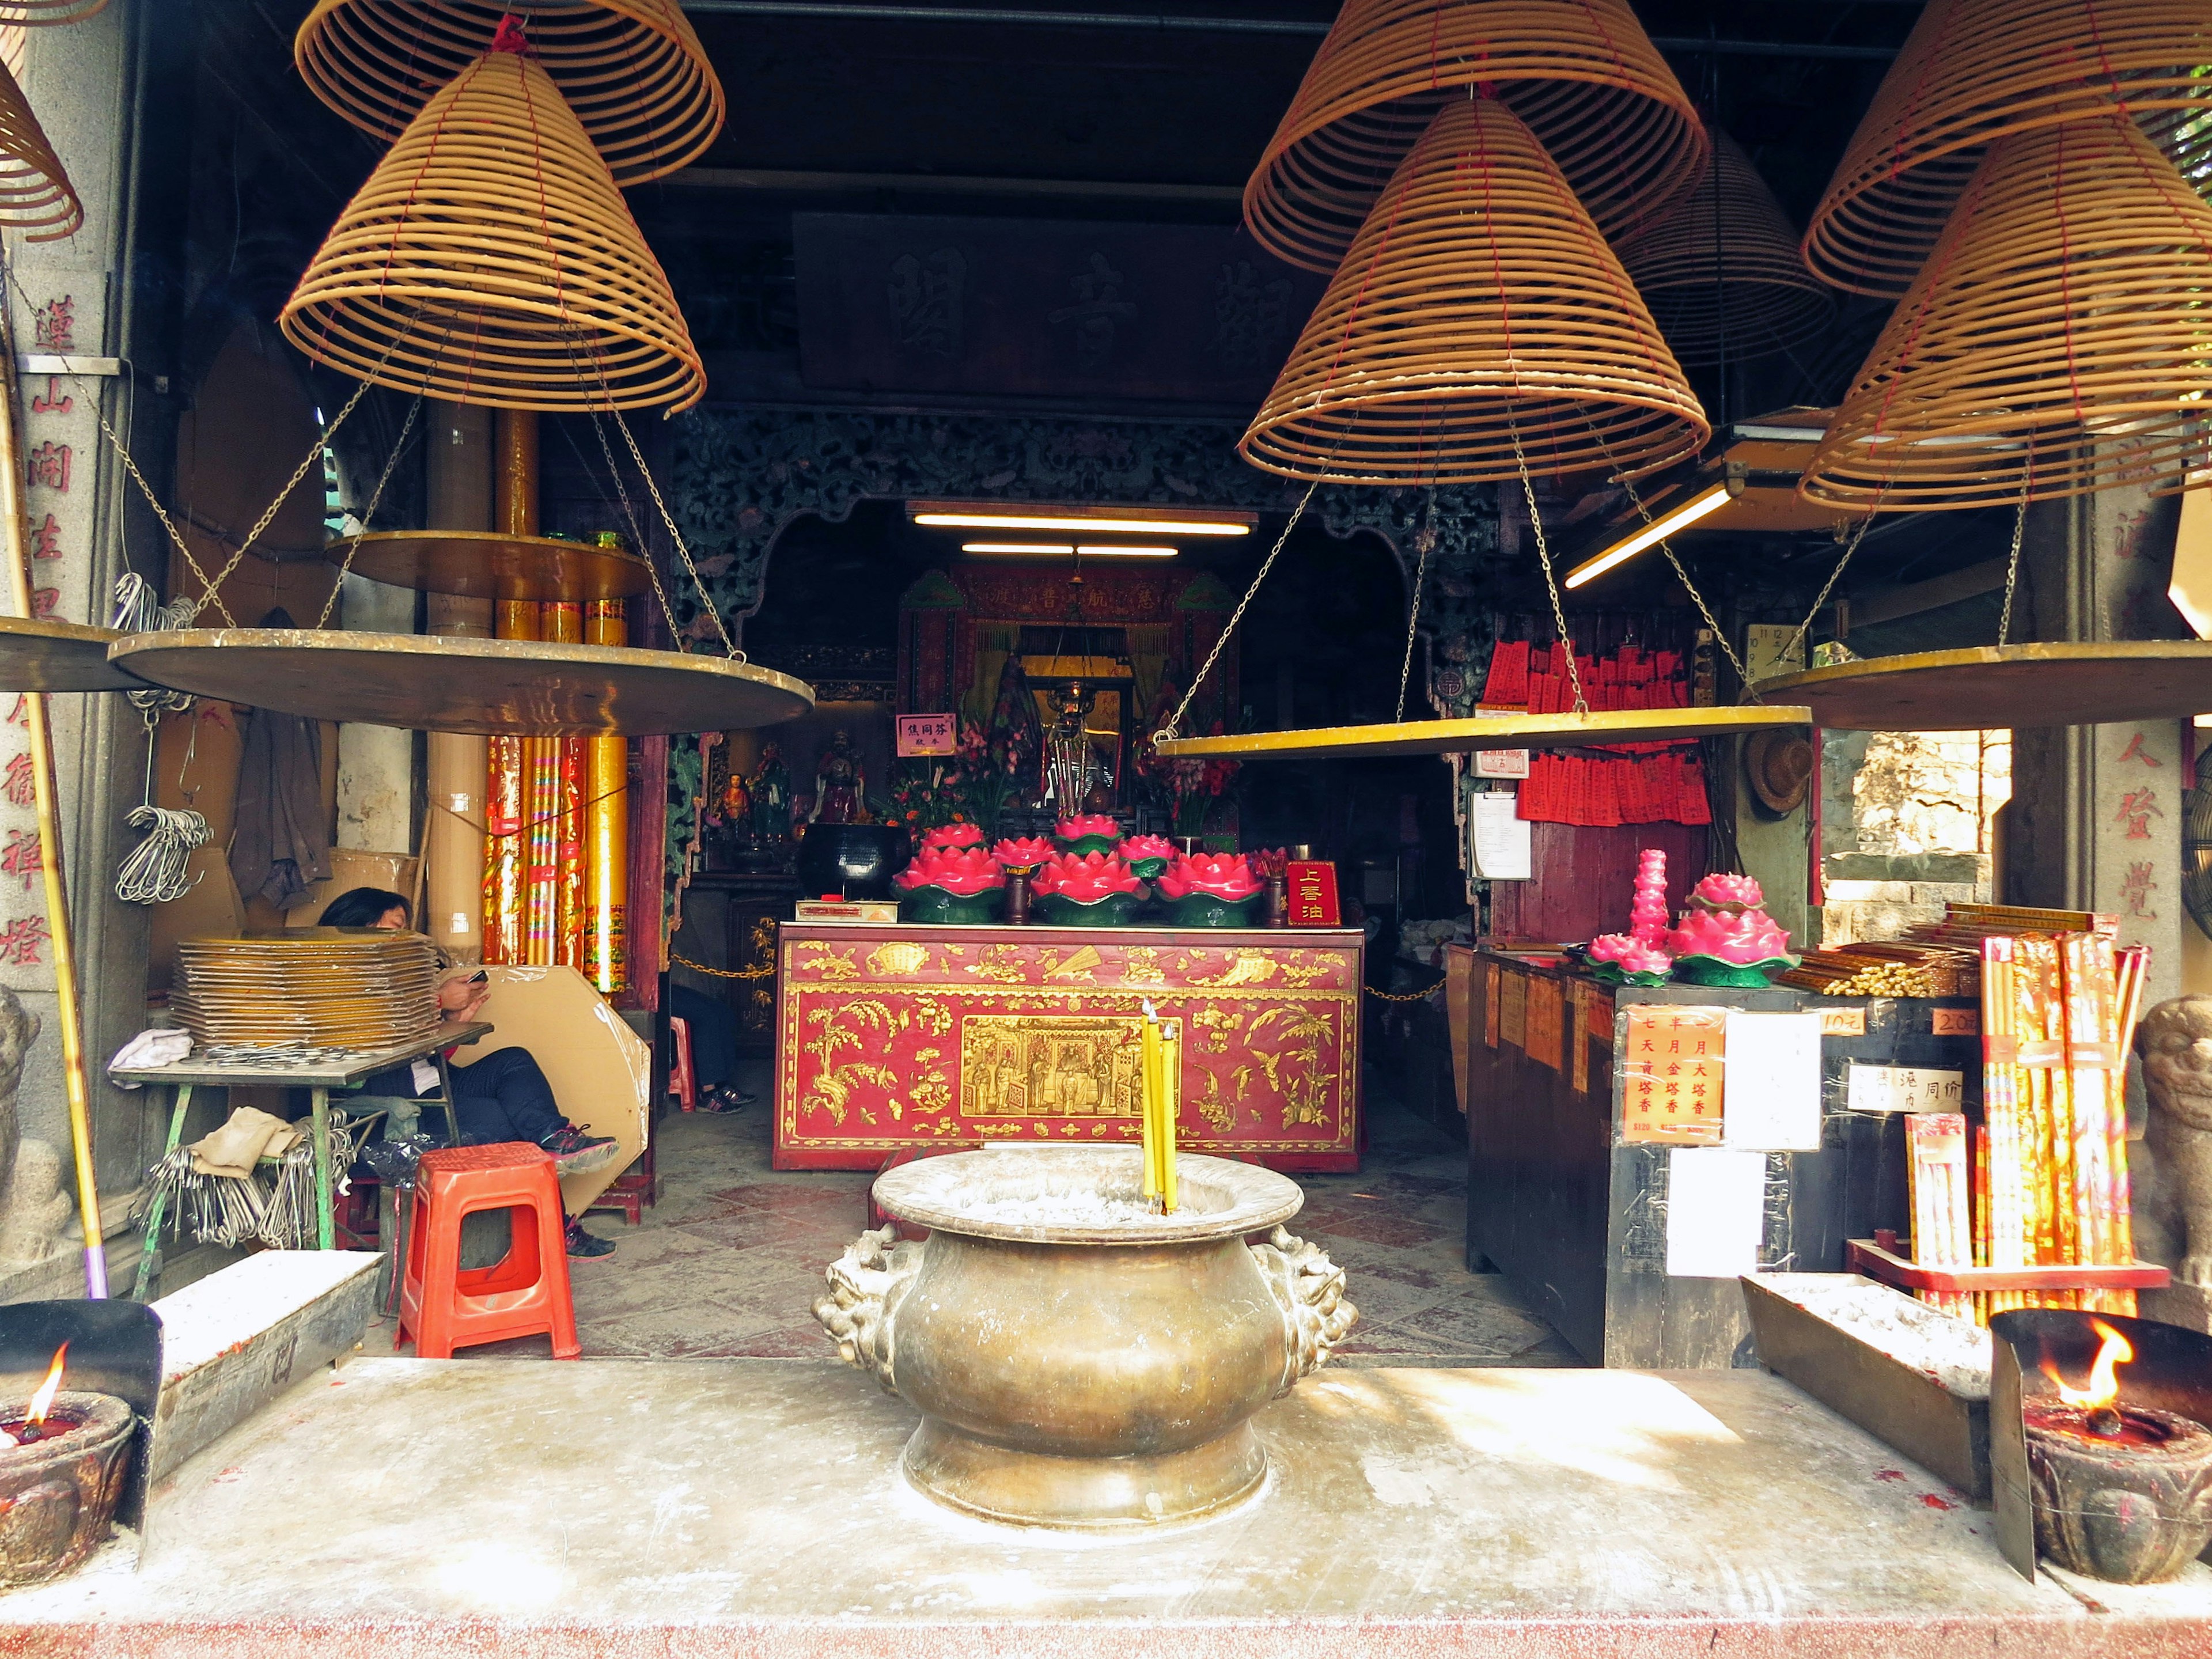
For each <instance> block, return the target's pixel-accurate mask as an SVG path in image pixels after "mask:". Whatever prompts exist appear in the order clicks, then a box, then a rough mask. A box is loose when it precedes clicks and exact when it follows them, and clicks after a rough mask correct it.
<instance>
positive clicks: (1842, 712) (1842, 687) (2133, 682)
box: [1755, 640, 2212, 732]
mask: <svg viewBox="0 0 2212 1659" xmlns="http://www.w3.org/2000/svg"><path fill="white" fill-rule="evenodd" d="M1755 689H1756V690H1757V691H1758V692H1759V696H1762V697H1787V698H1788V699H1789V700H1790V702H1801V703H1803V704H1805V705H1807V706H1808V708H1811V710H1812V711H1813V719H1814V720H1815V721H1816V722H1817V723H1818V724H1819V725H1820V726H1822V727H1824V728H1826V729H1827V730H1829V731H1835V732H1972V731H1985V730H1988V729H1990V728H1992V727H1997V726H2108V725H2112V724H2113V723H2115V722H2118V721H2123V720H2179V719H2183V718H2185V717H2186V716H2188V715H2191V714H2202V713H2205V712H2207V711H2212V641H2200V640H2182V641H2174V640H2112V641H2104V642H2101V643H2083V644H2072V643H2063V642H2062V643H2056V644H2030V645H2002V646H1999V645H1984V646H1977V647H1972V648H1971V649H1968V650H1965V651H1921V652H1915V653H1912V654H1911V655H1909V656H1902V657H1877V658H1874V659H1869V660H1868V661H1865V662H1846V663H1838V664H1837V665H1835V666H1834V667H1832V668H1815V669H1814V670H1812V671H1809V672H1808V673H1803V674H1789V675H1784V677H1782V678H1778V679H1771V680H1762V681H1760V682H1759V685H1758V686H1757V687H1756V688H1755Z"/></svg>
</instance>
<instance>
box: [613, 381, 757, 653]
mask: <svg viewBox="0 0 2212 1659" xmlns="http://www.w3.org/2000/svg"><path fill="white" fill-rule="evenodd" d="M613 415H614V418H615V424H616V425H617V426H618V427H620V428H622V435H623V442H624V443H626V444H628V445H629V458H630V459H632V460H633V461H635V462H636V463H637V471H638V476H639V477H641V478H643V479H644V480H645V487H646V489H647V491H648V492H649V493H650V494H651V495H652V496H653V506H654V507H658V508H659V510H660V521H661V523H663V524H665V525H666V526H668V534H669V538H670V539H671V540H672V541H673V542H674V543H675V544H676V551H677V554H678V556H680V557H681V558H682V559H683V561H684V574H687V575H689V576H690V578H691V586H692V588H693V590H694V591H695V592H697V594H698V595H699V603H700V604H701V605H703V606H705V607H706V611H707V614H708V616H709V617H713V618H714V632H715V634H716V635H719V636H720V639H721V641H722V651H723V653H724V654H725V655H726V656H727V657H728V658H729V659H730V660H731V661H732V662H743V661H744V660H745V653H744V652H742V651H740V650H738V642H737V641H735V640H733V639H732V638H731V637H730V630H729V628H728V627H727V625H726V624H725V623H724V622H723V621H722V607H721V606H720V605H716V604H715V603H714V595H713V594H712V593H710V592H708V591H707V581H706V579H705V578H704V577H703V576H702V575H700V574H699V567H698V566H697V565H696V564H695V563H693V562H692V560H691V548H690V544H689V543H687V542H686V541H685V540H684V532H682V531H680V530H678V528H677V527H676V515H675V514H674V513H671V512H670V511H669V510H668V503H667V502H666V501H663V500H662V499H661V498H660V486H659V483H655V482H654V480H653V469H652V468H651V467H649V466H647V465H646V464H645V455H644V453H643V452H642V451H641V450H640V449H639V448H638V447H637V435H636V434H635V433H634V432H632V431H631V430H630V429H629V422H628V421H626V420H624V419H623V412H622V410H619V409H617V410H614V411H613ZM652 564H653V561H652V560H651V559H650V558H648V559H647V560H646V566H647V568H648V569H650V568H652ZM653 592H655V593H657V594H659V597H660V608H661V610H662V611H664V612H665V614H666V616H667V617H668V632H669V635H670V636H671V638H673V639H676V640H677V641H678V647H677V648H678V649H679V650H681V649H682V648H683V647H682V644H681V641H682V637H683V636H682V635H680V634H678V632H677V629H676V612H675V610H674V609H673V607H671V605H669V603H668V595H667V594H666V593H665V592H662V591H661V586H660V576H659V572H657V571H656V572H654V574H653Z"/></svg>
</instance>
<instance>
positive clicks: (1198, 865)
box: [1160, 853, 1260, 903]
mask: <svg viewBox="0 0 2212 1659" xmlns="http://www.w3.org/2000/svg"><path fill="white" fill-rule="evenodd" d="M1259 890H1260V884H1259V882H1258V880H1257V879H1256V878H1255V877H1254V876H1253V874H1252V866H1250V865H1249V864H1247V863H1246V862H1245V861H1244V855H1243V854H1241V853H1222V854H1206V853H1199V854H1181V855H1178V856H1177V857H1176V861H1175V862H1174V863H1173V864H1171V865H1170V866H1168V868H1167V872H1166V873H1165V874H1164V875H1163V876H1161V878H1160V896H1161V897H1162V898H1170V899H1179V898H1188V897H1189V896H1190V895H1192V894H1193V893H1209V894H1211V895H1212V896H1214V897H1215V898H1219V899H1227V900H1229V901H1230V902H1232V903H1234V902H1237V900H1239V899H1248V898H1250V897H1251V896H1253V895H1254V894H1255V893H1256V892H1258V891H1259Z"/></svg>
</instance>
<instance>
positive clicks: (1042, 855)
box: [991, 836, 1057, 874]
mask: <svg viewBox="0 0 2212 1659" xmlns="http://www.w3.org/2000/svg"><path fill="white" fill-rule="evenodd" d="M1055 850H1057V849H1056V848H1054V846H1053V844H1052V843H1051V842H1048V841H1047V840H1046V839H1045V838H1044V837H1043V836H1021V837H1019V838H1014V837H1009V838H1008V839H1006V840H1005V841H1002V842H1000V843H999V844H998V845H997V846H996V847H994V848H992V849H991V856H992V857H993V858H994V859H996V860H998V861H999V862H1000V863H1001V864H1003V865H1005V866H1006V868H1007V870H1008V871H1009V872H1019V873H1022V874H1027V873H1028V872H1030V871H1032V870H1034V869H1036V867H1037V866H1039V865H1041V864H1042V863H1043V862H1044V861H1045V860H1047V859H1048V858H1050V857H1051V856H1052V855H1053V854H1054V851H1055Z"/></svg>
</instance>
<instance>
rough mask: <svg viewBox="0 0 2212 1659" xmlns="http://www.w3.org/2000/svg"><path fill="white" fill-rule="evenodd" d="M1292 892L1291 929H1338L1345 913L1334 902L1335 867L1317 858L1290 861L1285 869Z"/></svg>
mask: <svg viewBox="0 0 2212 1659" xmlns="http://www.w3.org/2000/svg"><path fill="white" fill-rule="evenodd" d="M1285 873H1286V874H1287V875H1288V876H1289V878H1290V880H1289V886H1290V890H1291V909H1290V916H1289V921H1290V924H1291V927H1341V926H1342V925H1343V922H1344V913H1343V911H1342V909H1341V908H1340V907H1339V906H1338V904H1337V902H1336V866H1334V865H1333V864H1328V863H1325V862H1323V861H1322V860H1319V859H1311V860H1307V859H1293V860H1291V863H1290V864H1289V866H1287V869H1286V872H1285Z"/></svg>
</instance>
